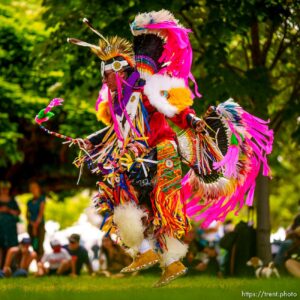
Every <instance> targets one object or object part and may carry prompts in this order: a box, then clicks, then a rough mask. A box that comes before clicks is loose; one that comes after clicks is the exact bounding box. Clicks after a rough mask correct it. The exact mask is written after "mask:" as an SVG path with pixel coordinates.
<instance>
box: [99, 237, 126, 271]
mask: <svg viewBox="0 0 300 300" xmlns="http://www.w3.org/2000/svg"><path fill="white" fill-rule="evenodd" d="M99 263H100V273H103V274H104V275H106V276H111V275H112V274H116V273H119V272H120V271H121V270H122V269H123V268H124V267H126V266H128V265H129V264H130V263H131V258H130V256H129V255H128V254H127V253H126V252H125V251H124V250H123V249H122V248H121V247H120V246H119V245H118V244H116V243H115V242H114V241H113V240H112V239H111V237H110V236H105V237H104V238H103V240H102V247H101V249H100V261H99ZM122 275H123V274H122Z"/></svg>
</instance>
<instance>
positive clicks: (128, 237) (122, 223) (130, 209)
mask: <svg viewBox="0 0 300 300" xmlns="http://www.w3.org/2000/svg"><path fill="white" fill-rule="evenodd" d="M145 216H147V213H146V212H145V211H143V210H142V209H140V208H139V207H137V205H136V204H135V203H131V202H129V203H126V204H124V205H119V206H117V207H116V208H115V211H114V219H113V220H114V223H115V224H116V225H117V227H118V233H119V236H120V238H121V240H122V242H123V243H124V244H125V245H126V246H127V247H129V248H131V249H132V250H133V252H134V253H137V252H138V250H139V247H140V245H141V243H142V241H143V239H144V231H145V226H144V225H143V222H142V218H143V217H145Z"/></svg>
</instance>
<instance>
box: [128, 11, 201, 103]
mask: <svg viewBox="0 0 300 300" xmlns="http://www.w3.org/2000/svg"><path fill="white" fill-rule="evenodd" d="M130 28H131V31H132V33H133V35H134V36H139V35H141V34H156V35H157V36H159V37H160V38H162V39H163V40H164V46H163V47H164V50H163V52H162V55H161V57H160V59H159V63H161V64H162V66H163V68H162V69H161V70H160V72H159V73H167V74H170V75H172V76H174V77H179V78H183V79H184V80H185V82H186V84H187V83H188V79H191V80H192V81H193V82H194V84H195V87H196V88H195V93H196V95H197V96H198V97H201V95H200V94H199V93H198V88H197V84H196V82H195V79H194V76H193V75H192V73H191V66H192V59H193V51H192V47H191V43H190V40H189V36H188V34H189V33H190V32H191V30H190V29H187V28H184V27H183V26H182V25H181V24H180V23H179V21H178V20H177V19H175V17H174V15H173V14H172V13H171V12H169V11H167V10H165V9H162V10H160V11H152V12H149V13H142V14H138V15H137V16H136V17H135V19H134V21H133V22H132V24H131V25H130Z"/></svg>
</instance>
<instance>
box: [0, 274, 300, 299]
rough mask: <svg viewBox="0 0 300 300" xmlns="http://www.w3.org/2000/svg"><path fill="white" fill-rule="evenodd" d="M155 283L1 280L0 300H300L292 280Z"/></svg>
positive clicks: (149, 278)
mask: <svg viewBox="0 0 300 300" xmlns="http://www.w3.org/2000/svg"><path fill="white" fill-rule="evenodd" d="M157 279H158V276H155V275H153V274H146V275H139V276H137V277H127V278H119V279H117V278H104V277H88V276H81V277H78V278H69V277H50V278H49V277H48V278H47V277H45V278H34V277H30V278H27V279H3V280H0V299H1V300H8V299H9V300H15V299H16V300H23V299H33V300H42V299H45V300H47V299H57V300H67V299H72V300H77V299H87V300H93V299H97V300H102V299H108V300H114V299H120V300H123V299H126V300H128V299H129V300H134V299H141V300H147V299H153V300H154V299H157V300H158V299H162V300H176V299H195V300H196V299H204V300H207V299H220V300H221V299H222V300H223V299H231V300H232V299H243V298H245V299H255V298H262V299H275V298H277V299H280V298H286V299H300V280H299V279H298V280H297V279H294V278H281V279H270V280H264V279H260V280H257V279H218V278H215V277H203V276H186V277H184V278H181V279H177V280H176V281H174V282H173V283H171V284H170V285H168V286H166V287H163V288H159V289H155V288H152V287H151V286H152V284H153V283H154V282H155V281H156V280H157ZM242 292H244V296H243V295H242ZM245 292H248V296H246V294H245ZM276 292H277V296H276V295H275V294H274V293H276ZM250 293H257V294H256V295H254V294H250ZM259 293H260V294H259ZM266 293H273V295H271V294H266ZM284 293H285V294H284ZM287 293H293V295H292V294H289V295H288V294H287ZM250 296H251V297H250ZM271 296H273V297H271Z"/></svg>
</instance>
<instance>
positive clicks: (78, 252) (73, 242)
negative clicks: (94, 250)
mask: <svg viewBox="0 0 300 300" xmlns="http://www.w3.org/2000/svg"><path fill="white" fill-rule="evenodd" d="M64 249H66V250H67V251H68V253H69V254H70V256H71V261H68V262H65V263H63V264H62V268H61V272H62V273H64V274H69V275H70V276H72V277H76V276H78V275H80V272H81V270H82V267H83V265H84V264H85V265H86V267H87V269H88V272H89V274H90V275H93V268H92V265H91V262H90V259H89V255H88V252H87V250H86V249H85V248H84V247H83V246H81V245H80V235H79V234H76V233H74V234H72V235H71V236H70V237H69V244H68V245H65V246H64Z"/></svg>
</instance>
